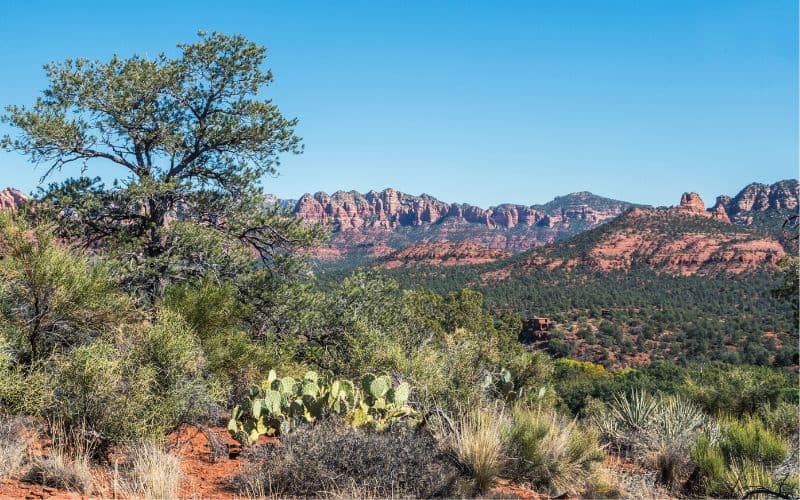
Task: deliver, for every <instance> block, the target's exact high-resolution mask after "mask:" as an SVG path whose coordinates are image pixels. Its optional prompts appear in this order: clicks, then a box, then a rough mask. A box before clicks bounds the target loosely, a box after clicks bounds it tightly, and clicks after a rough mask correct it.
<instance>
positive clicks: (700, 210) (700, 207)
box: [678, 192, 706, 215]
mask: <svg viewBox="0 0 800 500" xmlns="http://www.w3.org/2000/svg"><path fill="white" fill-rule="evenodd" d="M678 209H680V210H683V211H684V212H689V213H694V214H698V215H702V214H705V213H706V205H705V203H703V200H702V198H700V195H699V194H697V193H695V192H691V193H683V196H681V203H680V205H678Z"/></svg>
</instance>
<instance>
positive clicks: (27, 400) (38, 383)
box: [0, 331, 53, 415]
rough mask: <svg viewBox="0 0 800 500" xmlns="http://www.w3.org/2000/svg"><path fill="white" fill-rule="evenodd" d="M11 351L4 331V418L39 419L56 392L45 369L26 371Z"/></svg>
mask: <svg viewBox="0 0 800 500" xmlns="http://www.w3.org/2000/svg"><path fill="white" fill-rule="evenodd" d="M11 351H12V349H11V346H10V345H9V343H8V342H7V340H6V338H5V336H4V335H3V333H2V331H0V414H6V415H37V414H39V413H40V412H41V411H42V410H43V409H44V407H45V406H46V404H47V403H48V402H49V400H50V398H51V395H52V392H53V391H52V388H51V387H49V386H48V383H47V382H48V380H47V376H46V374H45V373H44V371H43V370H42V369H41V367H39V366H37V367H36V368H34V369H30V370H26V369H24V368H23V367H22V366H19V364H18V363H17V362H16V360H15V357H14V356H13V354H12V352H11Z"/></svg>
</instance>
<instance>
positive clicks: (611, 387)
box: [0, 33, 800, 498]
mask: <svg viewBox="0 0 800 500" xmlns="http://www.w3.org/2000/svg"><path fill="white" fill-rule="evenodd" d="M180 50H181V55H180V57H178V58H176V59H170V58H168V57H167V56H159V57H156V58H154V59H148V58H144V57H138V56H135V57H131V58H128V59H120V58H116V57H115V58H113V59H112V60H110V61H108V62H90V61H85V60H81V59H78V60H73V61H66V62H64V63H61V64H54V65H49V66H48V67H47V74H48V77H49V79H50V86H49V87H48V89H47V91H46V92H45V93H44V96H43V97H42V99H41V100H39V101H37V102H36V103H35V104H34V106H32V107H30V108H26V107H14V106H12V107H10V108H8V109H7V113H6V115H5V120H6V121H8V122H9V123H10V124H11V125H13V126H14V127H16V129H17V132H18V134H17V135H16V136H13V137H6V138H5V139H4V140H3V144H4V145H5V146H6V147H7V148H10V149H13V150H17V151H20V152H22V153H25V154H27V155H29V156H30V157H31V159H32V160H33V161H34V162H37V163H43V164H45V165H46V166H47V167H48V168H49V169H50V170H48V172H49V171H52V170H54V169H68V168H69V167H71V166H72V164H73V163H74V162H79V163H85V164H86V165H87V166H86V168H87V169H89V170H91V168H92V165H93V164H94V161H95V160H96V159H97V158H103V159H104V160H105V161H106V162H112V163H114V164H115V165H116V166H117V167H118V168H120V169H123V170H125V171H127V172H129V173H128V176H127V177H126V178H124V180H122V181H120V182H116V183H114V184H113V185H110V186H106V185H104V184H103V183H102V182H101V180H100V179H95V178H89V177H85V176H83V171H81V176H80V177H76V178H73V179H70V180H67V181H65V182H63V183H60V184H53V185H50V186H49V187H48V188H46V189H43V190H42V192H40V193H39V195H38V196H37V197H35V198H34V199H32V200H31V201H30V202H28V203H27V204H25V205H24V206H20V207H18V208H17V209H16V210H14V211H6V212H3V213H2V214H0V257H2V258H0V414H2V420H0V491H3V489H4V488H12V487H13V485H15V484H18V483H19V482H25V483H27V484H38V485H42V486H46V487H48V488H55V489H58V490H64V491H70V492H75V493H78V494H85V495H98V496H114V495H116V496H127V497H130V498H142V497H143V498H172V497H176V496H181V495H183V496H192V494H191V491H192V490H191V485H192V482H193V481H197V480H199V478H197V477H193V476H191V474H189V471H188V469H187V468H186V466H185V464H183V463H182V461H181V457H180V456H179V455H178V454H177V453H176V452H174V450H175V444H176V443H175V441H176V439H175V436H176V433H179V432H180V430H181V429H186V428H193V429H197V430H198V432H205V433H209V432H210V433H211V434H210V435H213V431H214V430H216V431H219V432H222V433H228V435H229V441H228V442H226V443H223V444H219V443H214V446H217V447H219V448H221V449H222V451H220V452H219V453H216V452H215V453H214V454H212V455H214V456H212V457H210V458H209V459H208V460H209V461H210V462H213V461H215V460H229V459H231V457H234V458H235V459H236V460H238V463H239V464H240V465H241V466H240V467H239V468H238V469H236V470H235V471H234V472H233V473H231V474H229V475H227V476H225V477H224V478H223V480H221V482H220V483H219V484H217V487H218V488H219V491H221V492H223V493H224V494H227V495H230V496H234V495H239V496H243V497H314V496H321V497H380V498H385V497H395V496H397V497H438V496H444V497H453V496H483V495H508V494H512V495H513V494H514V493H515V492H516V493H519V492H520V491H524V492H528V493H529V492H531V491H535V492H538V493H540V494H542V495H551V496H562V495H572V496H576V495H577V496H588V497H635V498H641V497H658V496H664V495H675V496H687V495H688V496H701V497H702V496H718V497H730V496H736V495H744V494H746V493H747V492H749V491H751V490H755V489H757V488H762V489H763V490H764V491H767V490H769V491H772V492H774V493H776V494H782V495H796V494H798V492H800V490H799V488H800V482H799V481H800V477H798V465H797V457H798V454H797V448H796V447H797V438H798V436H797V430H798V429H797V422H796V419H797V412H798V385H797V381H796V378H795V377H792V376H790V375H788V374H787V372H786V371H785V370H784V369H782V368H780V367H778V366H753V364H760V365H781V364H787V363H770V362H769V360H767V361H764V357H763V356H761V357H759V356H757V355H755V354H754V355H753V356H754V357H749V355H748V354H746V353H743V354H742V356H741V357H735V358H734V357H726V358H725V359H724V360H715V362H713V363H712V362H709V363H706V364H695V363H691V362H689V363H678V362H676V361H675V360H674V359H673V357H671V356H663V358H662V359H661V360H660V361H657V362H652V363H643V364H642V365H641V366H638V367H627V368H624V369H620V368H614V367H613V366H612V365H613V364H606V366H604V365H603V364H596V363H592V362H589V361H578V360H574V359H571V358H570V356H569V353H568V352H563V353H560V354H561V356H560V357H559V358H558V359H555V358H553V357H551V356H550V355H549V354H548V353H546V352H542V351H530V350H527V349H526V348H525V346H523V345H522V344H521V343H519V342H518V334H519V331H520V328H521V320H520V317H519V315H518V312H516V311H513V310H508V309H498V308H495V307H491V305H494V304H496V303H497V301H498V300H499V299H498V297H499V295H494V296H492V299H491V300H492V301H491V302H490V303H487V302H486V299H485V296H484V295H483V294H482V293H480V292H479V291H476V290H474V289H471V288H469V287H466V286H464V287H454V289H452V290H450V289H448V290H444V291H442V290H439V291H433V290H431V289H428V288H425V287H419V286H418V287H411V286H400V284H399V283H398V281H397V280H396V279H394V278H393V277H392V276H387V275H386V274H382V273H378V272H373V271H365V270H356V271H354V272H351V273H349V274H347V275H343V276H340V278H339V279H336V280H331V279H325V280H320V279H319V277H318V276H317V275H316V274H315V272H314V268H313V267H312V266H311V265H310V264H309V262H308V261H307V259H306V258H305V257H304V255H306V254H305V253H304V249H306V248H307V247H309V246H311V245H314V244H316V243H317V242H319V241H321V240H322V239H323V238H324V236H325V231H324V230H323V228H321V227H317V226H307V225H303V224H302V223H301V222H300V221H298V219H296V218H294V217H291V216H290V215H289V214H287V213H285V212H283V211H282V210H281V209H280V208H279V207H277V206H275V205H272V204H269V203H268V202H267V201H266V200H265V198H264V197H263V193H262V192H261V188H260V185H259V183H258V182H259V180H260V179H261V178H262V177H263V176H264V175H266V174H269V173H272V172H274V171H276V169H277V165H278V163H277V161H278V155H279V154H281V153H291V152H299V150H300V139H299V138H298V137H296V136H295V134H294V125H295V121H294V120H293V119H288V118H285V117H284V116H283V115H282V114H281V113H280V111H279V110H278V108H277V107H276V106H275V105H274V104H273V103H272V102H271V101H268V100H259V98H257V97H256V95H258V92H260V91H262V90H263V89H264V87H266V85H267V84H268V83H269V82H270V81H271V78H272V76H271V74H270V73H269V72H268V71H266V70H265V69H264V68H263V62H264V58H265V52H264V49H263V48H262V47H259V46H257V45H255V44H253V43H251V42H249V41H248V40H246V39H244V38H242V37H239V36H226V35H222V34H218V33H213V34H204V33H203V34H200V39H199V40H198V41H197V42H195V43H192V44H187V45H182V46H180ZM636 276H637V275H636V274H634V275H633V277H632V278H630V279H635V277H636ZM328 278H329V277H328ZM550 279H551V280H555V279H557V276H556V275H553V276H550ZM698 279H699V278H698ZM452 283H453V282H448V283H447V284H446V285H447V286H448V287H450V286H451V285H452ZM620 283H622V284H621V285H620V287H619V289H618V290H617V291H618V292H619V297H618V298H617V303H619V304H620V305H621V307H628V304H629V302H630V301H629V300H628V298H629V297H631V296H632V295H633V294H634V293H636V292H637V290H636V289H634V287H630V288H626V286H624V285H625V283H626V282H624V281H620ZM787 283H788V282H787ZM794 283H795V285H794V286H795V287H796V281H795V282H794ZM790 284H791V283H790ZM590 285H591V286H598V287H599V285H597V284H596V283H591V282H590ZM709 286H710V285H709ZM787 286H788V285H787ZM623 290H625V291H623ZM638 291H639V293H647V290H645V291H644V292H643V291H642V290H641V289H639V290H638ZM614 292H615V291H614V290H611V291H608V293H614ZM495 293H496V294H501V293H502V292H500V291H497V292H495ZM565 293H566V292H565ZM587 293H590V292H587ZM687 293H688V292H687ZM697 293H699V292H697ZM786 293H787V292H780V293H779V294H778V295H777V296H771V295H770V296H769V298H767V297H766V296H764V297H760V296H759V297H758V298H757V299H753V300H763V301H766V303H768V304H771V307H772V309H771V311H772V312H774V313H775V315H776V316H778V315H780V314H783V313H788V316H789V318H788V319H787V318H779V319H774V321H775V322H779V323H780V322H788V321H791V314H792V311H791V307H790V306H788V305H786V304H784V303H783V302H780V301H781V300H783V299H782V298H781V297H782V295H781V294H783V295H786ZM795 293H796V292H795ZM584 298H585V297H584ZM534 299H535V297H534ZM508 300H509V302H511V301H513V300H517V299H515V298H513V297H509V298H508ZM566 300H567V299H566V298H565V297H564V296H563V295H559V296H557V300H554V301H552V302H551V304H553V305H552V307H556V306H559V305H560V304H562V303H564V301H566ZM576 300H577V299H576ZM581 300H583V299H581ZM642 300H644V299H642ZM647 300H650V299H647ZM653 300H656V299H653ZM676 300H677V299H676ZM586 305H587V306H588V307H590V308H591V307H596V306H597V305H598V304H586ZM669 307H672V306H669ZM717 307H720V308H724V307H733V306H731V305H730V304H728V303H721V304H719V305H718V306H717ZM574 311H575V309H574V307H565V308H564V311H563V313H562V314H563V315H564V316H565V317H566V316H568V315H570V314H575V312H574ZM667 311H669V309H667ZM651 312H652V311H651ZM653 314H654V313H653ZM664 314H669V313H668V312H666V313H664ZM753 314H755V313H753ZM657 320H658V318H657V317H655V316H652V315H651V316H648V320H646V321H642V322H641V324H640V326H641V328H642V329H647V328H649V327H650V325H651V323H650V322H651V321H657ZM733 321H744V320H743V319H741V318H740V317H739V316H736V318H734V319H733ZM691 323H692V324H694V325H695V326H696V327H697V328H701V326H703V325H704V324H703V323H701V322H700V321H699V320H696V321H692V322H691ZM748 324H749V323H748ZM781 324H782V323H781ZM706 327H707V328H708V329H709V330H711V328H712V327H711V326H708V325H706ZM614 328H615V326H614V324H611V326H603V325H600V327H599V331H600V332H601V333H600V334H602V335H605V336H608V337H615V335H616V333H615V332H616V331H615V330H614ZM742 328H746V327H742ZM734 332H735V331H734ZM590 333H592V334H595V332H590ZM645 338H647V337H645ZM693 338H694V339H696V341H697V342H701V341H702V342H707V341H708V339H707V338H706V335H704V334H702V333H697V334H696V335H694V336H693ZM711 340H712V341H716V337H715V336H713V335H711ZM697 352H700V350H698V351H697ZM791 354H792V353H788V354H787V356H791ZM768 357H769V356H767V358H768ZM698 360H702V361H709V360H707V359H704V358H700V357H699V354H698V355H697V356H694V357H693V359H692V360H691V361H698ZM750 361H753V362H754V363H752V364H749V362H750ZM762 361H763V362H762ZM742 362H748V364H743V363H742ZM217 451H219V450H217ZM220 457H222V458H220ZM7 491H11V490H10V489H9V490H7Z"/></svg>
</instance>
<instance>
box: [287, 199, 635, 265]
mask: <svg viewBox="0 0 800 500" xmlns="http://www.w3.org/2000/svg"><path fill="white" fill-rule="evenodd" d="M632 206H634V205H632V204H630V203H626V202H622V201H618V200H612V199H609V198H603V197H601V196H597V195H594V194H592V193H589V192H580V193H573V194H570V195H566V196H561V197H558V198H555V199H554V200H552V201H551V202H549V203H546V204H544V205H531V206H525V205H517V204H511V203H505V204H501V205H497V206H495V207H489V208H487V209H483V208H480V207H476V206H473V205H469V204H464V203H446V202H443V201H441V200H439V199H437V198H434V197H433V196H430V195H427V194H422V195H419V196H414V195H409V194H406V193H403V192H400V191H396V190H394V189H384V190H383V191H380V192H377V191H369V192H368V193H364V194H362V193H359V192H357V191H337V192H335V193H333V194H331V195H329V194H327V193H324V192H318V193H314V194H313V195H312V194H305V195H303V196H302V197H301V198H300V199H299V200H298V201H297V203H296V205H295V208H294V213H295V214H296V215H298V216H299V217H302V218H303V220H304V221H306V222H307V223H309V224H323V225H326V226H328V227H330V228H331V230H332V233H333V234H332V237H331V239H330V241H329V242H328V244H327V245H326V246H324V247H322V248H320V249H318V250H317V251H315V256H316V257H317V258H319V259H320V260H329V261H335V260H342V259H348V258H350V259H353V258H355V259H366V258H370V257H375V256H376V255H381V256H382V255H386V254H387V253H391V252H392V251H394V250H400V249H403V248H405V247H408V246H410V245H415V244H419V243H432V242H437V241H450V242H467V243H473V244H475V245H477V246H478V247H483V248H486V249H492V250H503V251H506V252H521V251H525V250H529V249H531V248H535V247H537V246H541V245H544V244H548V243H551V242H553V241H556V240H559V239H563V238H566V237H569V236H571V235H574V234H577V233H578V232H581V231H584V230H586V229H588V228H591V227H595V226H597V225H599V224H602V223H603V222H605V221H607V220H610V219H613V218H614V217H616V216H618V215H620V214H622V213H623V212H624V211H625V210H627V209H628V208H630V207H632ZM386 250H388V252H386Z"/></svg>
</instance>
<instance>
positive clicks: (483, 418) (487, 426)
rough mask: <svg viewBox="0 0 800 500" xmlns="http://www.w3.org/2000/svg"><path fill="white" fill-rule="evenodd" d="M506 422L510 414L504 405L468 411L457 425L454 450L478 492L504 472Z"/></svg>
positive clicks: (454, 431)
mask: <svg viewBox="0 0 800 500" xmlns="http://www.w3.org/2000/svg"><path fill="white" fill-rule="evenodd" d="M505 425H506V414H505V411H504V410H503V409H501V408H500V407H496V408H494V409H492V410H490V411H483V410H473V411H471V412H468V413H464V414H462V415H460V416H459V418H458V420H456V422H455V424H454V425H453V432H452V435H451V437H450V449H451V452H452V454H453V456H454V457H455V459H456V461H457V462H458V463H459V464H460V465H461V467H462V469H463V470H464V471H465V472H466V473H467V474H468V475H469V476H470V477H471V478H472V480H473V482H474V487H475V490H476V491H477V492H484V491H486V490H488V489H489V488H490V487H491V486H492V485H493V484H494V483H495V481H496V480H497V477H498V476H499V475H500V474H501V473H502V472H503V469H504V466H505V453H504V449H503V432H504V427H505Z"/></svg>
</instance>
